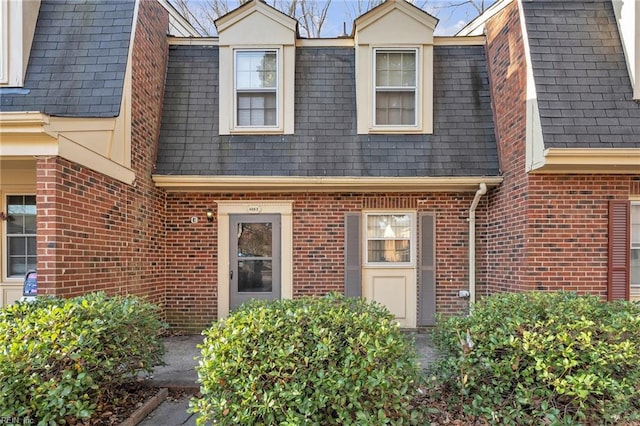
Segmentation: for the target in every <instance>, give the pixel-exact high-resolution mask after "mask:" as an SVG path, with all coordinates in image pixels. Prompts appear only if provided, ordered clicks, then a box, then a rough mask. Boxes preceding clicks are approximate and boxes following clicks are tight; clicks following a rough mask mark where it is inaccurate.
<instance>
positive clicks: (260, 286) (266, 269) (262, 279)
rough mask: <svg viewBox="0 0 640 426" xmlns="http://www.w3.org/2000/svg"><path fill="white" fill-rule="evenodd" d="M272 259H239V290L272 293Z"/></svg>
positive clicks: (242, 291) (241, 291)
mask: <svg viewBox="0 0 640 426" xmlns="http://www.w3.org/2000/svg"><path fill="white" fill-rule="evenodd" d="M272 264H273V261H271V260H239V261H238V291H239V292H240V293H270V292H271V290H272V284H273V279H272V270H273V265H272Z"/></svg>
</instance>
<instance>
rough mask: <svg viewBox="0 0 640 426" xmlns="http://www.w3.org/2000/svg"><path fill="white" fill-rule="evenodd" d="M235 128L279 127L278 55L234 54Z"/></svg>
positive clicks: (274, 52) (264, 52)
mask: <svg viewBox="0 0 640 426" xmlns="http://www.w3.org/2000/svg"><path fill="white" fill-rule="evenodd" d="M235 54H236V55H235V56H236V58H235V59H236V60H235V64H236V66H235V88H236V89H235V90H236V128H238V127H276V128H277V127H278V116H279V114H278V51H277V50H236V51H235Z"/></svg>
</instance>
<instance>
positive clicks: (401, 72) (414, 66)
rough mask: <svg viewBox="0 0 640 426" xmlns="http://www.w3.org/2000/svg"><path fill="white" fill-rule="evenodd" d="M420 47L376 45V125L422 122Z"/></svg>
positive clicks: (416, 123)
mask: <svg viewBox="0 0 640 426" xmlns="http://www.w3.org/2000/svg"><path fill="white" fill-rule="evenodd" d="M418 62H419V61H418V50H417V49H374V97H373V98H374V99H373V101H374V108H373V114H374V116H373V125H374V126H375V127H384V126H393V127H398V126H400V127H410V126H417V125H418V89H419V88H418V75H419V70H418Z"/></svg>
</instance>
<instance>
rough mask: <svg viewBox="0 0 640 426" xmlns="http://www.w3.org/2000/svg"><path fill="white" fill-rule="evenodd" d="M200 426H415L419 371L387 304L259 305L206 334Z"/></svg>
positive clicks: (334, 300) (195, 405) (196, 406)
mask: <svg viewBox="0 0 640 426" xmlns="http://www.w3.org/2000/svg"><path fill="white" fill-rule="evenodd" d="M204 334H205V336H206V337H205V340H204V343H203V344H202V345H201V346H200V348H201V349H202V359H201V360H200V365H199V367H197V370H198V375H199V381H200V383H201V393H202V397H201V398H200V399H199V400H193V401H192V409H193V411H194V412H196V413H198V414H199V418H198V424H204V423H210V422H212V421H213V420H214V419H215V420H216V422H217V423H219V424H227V425H231V424H232V425H238V424H246V425H249V424H280V425H301V424H316V425H330V424H345V425H348V424H362V425H371V424H378V425H381V424H408V423H410V422H412V421H414V422H415V421H417V413H415V412H413V413H412V412H411V410H410V409H409V404H410V402H411V399H412V396H413V395H414V394H415V392H416V384H415V379H416V377H417V373H418V371H419V368H418V365H417V364H416V361H415V356H416V355H415V349H414V347H413V344H412V342H411V341H410V340H409V339H408V338H407V337H406V336H405V335H403V334H402V333H401V332H400V330H399V329H398V327H397V325H396V323H395V322H394V320H393V316H392V315H391V314H390V313H389V312H388V311H387V310H386V309H385V308H383V307H382V306H381V305H378V304H370V303H367V302H364V301H362V300H359V299H347V298H344V297H341V296H334V295H330V296H326V297H323V298H304V299H299V300H281V301H276V302H267V303H265V302H253V303H250V304H248V305H245V306H243V307H241V308H240V309H239V310H238V311H236V312H235V313H233V314H232V315H231V316H229V318H227V319H226V320H224V321H220V322H218V323H216V324H214V325H213V326H212V327H211V328H210V329H209V330H207V331H205V333H204Z"/></svg>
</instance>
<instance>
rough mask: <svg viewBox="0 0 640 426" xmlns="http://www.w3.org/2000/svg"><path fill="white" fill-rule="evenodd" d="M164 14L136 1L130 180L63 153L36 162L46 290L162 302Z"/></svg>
mask: <svg viewBox="0 0 640 426" xmlns="http://www.w3.org/2000/svg"><path fill="white" fill-rule="evenodd" d="M167 27H168V15H167V13H166V11H165V10H164V9H162V8H161V6H160V5H159V4H158V3H157V2H152V1H143V2H140V7H139V13H138V23H137V27H136V31H137V34H136V36H135V42H134V46H133V53H132V55H133V59H132V60H133V63H132V70H133V74H132V86H133V90H132V117H131V118H132V169H133V170H134V171H135V173H136V182H135V184H134V186H129V185H126V184H124V183H122V182H119V181H117V180H114V179H112V178H110V177H108V176H105V175H102V174H100V173H97V172H94V171H92V170H90V169H87V168H85V167H81V166H79V165H77V164H74V163H71V162H69V161H67V160H65V159H63V158H60V157H49V158H44V157H43V158H39V159H38V160H37V166H36V168H37V169H36V173H37V192H36V198H37V200H36V201H37V209H38V212H37V213H38V237H37V245H38V247H37V250H38V275H39V276H38V279H39V281H40V286H41V288H42V291H43V292H44V293H48V294H58V295H62V296H74V295H79V294H82V293H87V292H92V291H106V292H108V293H110V294H115V293H119V294H138V295H145V296H148V297H149V298H150V299H151V300H153V301H154V302H158V303H163V302H164V292H165V288H164V256H165V250H164V195H163V193H162V192H160V191H158V190H156V189H155V188H154V185H153V182H152V181H151V172H152V170H153V164H154V162H155V150H156V141H157V134H158V131H159V117H160V112H161V107H162V95H163V86H164V71H163V70H165V69H166V61H167V42H166V29H167Z"/></svg>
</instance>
